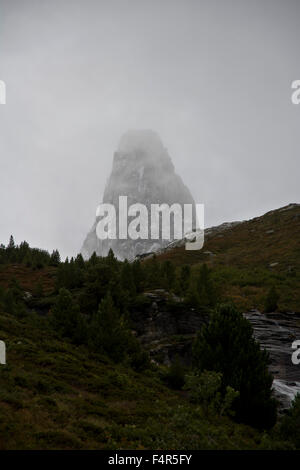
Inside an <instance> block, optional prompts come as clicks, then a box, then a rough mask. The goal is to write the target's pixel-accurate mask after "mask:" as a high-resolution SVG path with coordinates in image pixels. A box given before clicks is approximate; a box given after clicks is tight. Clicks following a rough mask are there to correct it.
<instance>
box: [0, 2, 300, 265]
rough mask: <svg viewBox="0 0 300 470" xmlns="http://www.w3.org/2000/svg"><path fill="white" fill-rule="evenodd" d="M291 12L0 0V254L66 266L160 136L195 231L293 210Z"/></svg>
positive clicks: (299, 17) (294, 49) (295, 11)
mask: <svg viewBox="0 0 300 470" xmlns="http://www.w3.org/2000/svg"><path fill="white" fill-rule="evenodd" d="M299 43H300V2H299V1H298V0H281V1H277V0H248V1H243V0H236V1H234V0H218V1H215V0H105V1H104V0H98V1H96V0H95V1H94V0H51V1H50V0H47V1H46V0H0V79H1V80H4V81H5V82H6V86H7V104H6V105H1V106H0V158H1V173H0V201H1V209H0V242H3V243H5V244H6V243H7V241H8V238H9V235H10V234H11V233H13V234H14V236H15V238H16V241H17V242H18V243H19V242H20V241H22V240H24V239H26V240H27V241H28V242H29V243H30V244H31V245H33V246H38V247H41V248H46V249H49V250H50V251H51V250H52V249H53V248H58V249H59V250H60V251H61V253H62V254H63V255H64V256H66V255H69V256H70V255H74V254H76V253H77V252H78V251H79V249H80V247H81V244H82V241H83V239H84V237H85V235H86V233H87V231H88V230H89V228H90V227H91V225H92V223H93V221H94V215H95V210H96V206H97V204H98V203H99V202H100V201H101V198H102V194H103V191H104V186H105V182H106V179H107V178H108V176H109V173H110V170H111V165H112V157H113V152H114V151H115V150H116V148H117V145H118V141H119V138H120V137H121V135H122V134H123V133H124V132H126V131H127V130H128V129H131V128H150V129H153V130H155V131H157V132H158V134H159V135H160V136H161V138H162V140H163V143H164V145H165V146H166V147H167V148H168V150H169V153H170V156H171V158H172V160H173V162H174V165H175V168H176V171H177V173H179V174H180V175H181V176H182V178H183V180H184V183H185V184H186V185H187V186H188V187H189V188H190V190H191V192H192V194H193V196H194V199H195V201H196V202H198V203H202V202H204V203H205V205H206V225H207V226H210V225H215V224H218V223H221V222H224V221H230V220H238V219H245V218H250V217H254V216H256V215H260V214H263V213H264V212H266V211H267V210H270V209H273V208H277V207H279V206H282V205H285V204H288V203H290V202H299V168H300V164H299V143H298V142H299V125H300V105H299V106H296V105H293V104H292V103H291V93H292V92H291V88H290V87H291V82H292V81H293V80H295V79H300V63H299Z"/></svg>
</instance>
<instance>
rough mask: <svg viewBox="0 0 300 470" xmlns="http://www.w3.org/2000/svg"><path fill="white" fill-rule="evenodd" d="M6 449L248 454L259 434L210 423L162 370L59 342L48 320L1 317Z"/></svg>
mask: <svg viewBox="0 0 300 470" xmlns="http://www.w3.org/2000/svg"><path fill="white" fill-rule="evenodd" d="M0 338H1V339H2V340H4V341H6V344H7V365H6V366H3V365H1V366H0V449H144V448H149V449H176V448H177V449H178V448H181V449H193V448H198V449H216V448H224V449H247V448H257V447H258V446H259V444H260V441H261V436H260V435H259V433H258V432H256V431H254V430H252V429H251V428H249V427H247V426H243V425H237V424H235V423H233V422H232V421H230V420H229V419H227V418H212V419H211V420H207V418H204V417H203V415H202V412H201V410H200V409H199V408H197V407H195V406H194V405H192V404H190V403H189V402H188V401H187V398H186V397H185V396H184V394H182V393H176V392H173V391H171V390H170V389H168V388H166V387H165V386H164V385H163V384H162V382H161V381H160V380H159V378H158V374H157V372H155V371H148V372H144V373H140V374H138V373H135V372H133V371H132V370H130V369H128V368H126V367H125V366H121V365H118V366H116V365H114V364H113V363H111V362H110V361H109V360H108V359H106V358H104V357H97V356H94V355H91V354H90V353H88V351H87V350H86V349H85V348H83V347H74V346H73V345H71V344H70V343H68V342H64V341H62V340H61V339H59V337H57V336H56V334H55V332H53V331H52V330H50V329H49V327H48V326H47V323H46V320H45V319H44V318H42V317H38V316H36V315H35V314H31V315H28V316H26V317H24V318H16V317H14V316H12V315H8V314H5V313H3V312H1V313H0Z"/></svg>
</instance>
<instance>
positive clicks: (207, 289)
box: [197, 263, 217, 307]
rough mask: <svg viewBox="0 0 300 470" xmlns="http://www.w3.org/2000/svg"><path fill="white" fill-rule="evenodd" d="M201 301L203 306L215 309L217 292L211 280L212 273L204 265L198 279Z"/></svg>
mask: <svg viewBox="0 0 300 470" xmlns="http://www.w3.org/2000/svg"><path fill="white" fill-rule="evenodd" d="M197 287H198V293H199V300H200V304H201V305H202V306H207V307H213V306H215V305H216V301H217V298H216V291H215V289H214V286H213V283H212V280H211V271H210V269H208V267H207V265H206V264H205V263H204V264H203V265H202V266H201V268H200V272H199V275H198V278H197Z"/></svg>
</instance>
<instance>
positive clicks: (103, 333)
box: [90, 293, 130, 362]
mask: <svg viewBox="0 0 300 470" xmlns="http://www.w3.org/2000/svg"><path fill="white" fill-rule="evenodd" d="M129 334H130V332H129V331H128V329H127V328H126V325H125V321H124V317H122V316H121V315H120V313H119V311H118V310H117V308H116V307H115V305H114V303H113V300H112V297H111V294H110V293H108V294H107V295H106V296H105V298H104V299H103V300H102V301H101V303H100V305H99V309H98V312H97V313H96V314H94V315H93V318H92V322H91V327H90V343H91V345H92V347H93V348H94V349H96V350H97V351H98V352H102V353H106V354H107V355H108V356H110V357H111V358H112V359H113V360H114V361H116V362H119V361H121V360H122V359H124V356H125V354H126V349H127V346H128V341H129Z"/></svg>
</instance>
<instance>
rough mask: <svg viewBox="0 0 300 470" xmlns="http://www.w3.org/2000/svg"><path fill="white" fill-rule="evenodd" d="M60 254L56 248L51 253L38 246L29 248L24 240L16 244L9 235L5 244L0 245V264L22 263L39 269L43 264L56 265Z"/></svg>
mask: <svg viewBox="0 0 300 470" xmlns="http://www.w3.org/2000/svg"><path fill="white" fill-rule="evenodd" d="M59 263H60V255H59V252H58V251H57V250H54V251H53V252H52V254H50V253H48V251H46V250H41V249H39V248H31V247H30V246H29V244H28V243H27V242H26V241H23V242H22V243H20V245H16V244H15V241H14V238H13V236H12V235H11V236H10V239H9V242H8V244H7V246H5V245H3V244H1V245H0V265H1V264H2V265H5V264H23V265H25V266H26V267H30V268H31V267H32V268H34V269H41V268H43V267H44V266H58V265H59Z"/></svg>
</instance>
